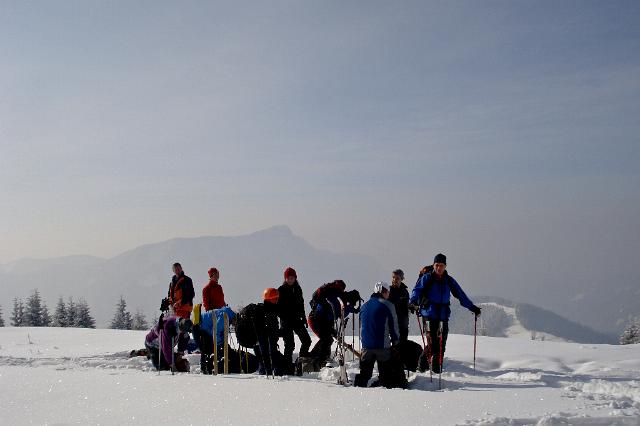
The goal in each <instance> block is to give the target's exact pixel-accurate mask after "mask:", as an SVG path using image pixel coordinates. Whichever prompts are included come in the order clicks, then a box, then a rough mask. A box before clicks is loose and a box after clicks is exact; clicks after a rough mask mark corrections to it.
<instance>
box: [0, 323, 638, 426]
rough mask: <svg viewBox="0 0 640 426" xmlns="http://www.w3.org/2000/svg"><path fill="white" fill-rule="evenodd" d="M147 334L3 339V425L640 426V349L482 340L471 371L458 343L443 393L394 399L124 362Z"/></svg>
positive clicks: (42, 332) (456, 340) (320, 383)
mask: <svg viewBox="0 0 640 426" xmlns="http://www.w3.org/2000/svg"><path fill="white" fill-rule="evenodd" d="M144 335H145V332H137V331H117V330H82V329H62V328H59V329H57V328H4V329H0V413H1V415H0V424H3V425H4V424H6V425H14V424H156V425H157V424H213V423H216V424H258V423H259V424H312V425H313V424H327V423H328V422H338V423H340V424H344V423H353V422H358V423H359V424H371V425H377V424H403V423H406V424H415V423H417V422H419V423H429V424H434V425H435V424H437V425H448V424H483V425H526V424H540V425H552V424H553V425H557V424H577V425H595V424H620V425H640V420H639V419H640V345H628V346H610V345H580V344H573V343H557V342H546V341H545V342H540V341H529V340H519V339H502V338H490V337H479V338H478V359H477V371H475V372H474V371H473V368H472V366H473V337H472V336H461V335H451V336H450V338H449V342H448V345H447V353H446V359H445V373H444V374H443V375H442V378H443V389H442V390H438V384H437V376H434V380H433V382H431V381H430V380H429V374H428V373H426V374H414V373H412V374H411V376H410V378H409V382H410V384H409V389H408V390H399V389H394V390H387V389H381V388H368V389H361V388H353V387H342V386H339V385H337V384H335V383H336V379H337V369H335V368H325V369H323V370H322V371H321V372H320V373H315V374H308V375H305V376H303V377H282V378H276V379H275V380H274V379H270V378H266V377H263V376H258V375H229V376H222V375H221V376H203V375H200V374H197V372H198V370H199V355H190V356H189V357H190V361H191V366H192V374H176V375H173V376H172V375H171V373H169V372H162V373H161V374H158V373H157V372H156V371H154V370H153V369H152V367H151V364H150V362H149V361H147V360H146V359H145V358H143V357H137V358H133V359H129V358H127V356H128V353H129V351H130V350H132V349H137V348H141V347H143V339H144ZM414 340H416V341H419V340H420V338H419V337H417V338H415V339H414ZM348 341H349V342H350V341H351V339H350V338H348ZM347 360H350V358H349V356H348V358H347ZM348 366H349V377H350V378H351V379H353V377H354V375H355V374H356V373H357V371H358V368H357V362H350V363H348Z"/></svg>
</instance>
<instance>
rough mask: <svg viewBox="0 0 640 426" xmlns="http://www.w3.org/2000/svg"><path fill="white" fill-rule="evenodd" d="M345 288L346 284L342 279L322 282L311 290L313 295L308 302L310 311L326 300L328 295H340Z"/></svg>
mask: <svg viewBox="0 0 640 426" xmlns="http://www.w3.org/2000/svg"><path fill="white" fill-rule="evenodd" d="M345 288H347V285H346V284H345V283H344V281H342V280H335V281H333V282H330V283H326V284H322V285H321V286H320V287H318V288H317V289H316V291H314V292H313V296H312V297H311V301H310V302H309V305H310V306H311V312H314V311H315V310H316V307H317V306H318V305H319V304H320V303H324V302H326V300H327V298H328V297H332V296H336V297H337V296H340V295H342V294H343V293H344V290H345Z"/></svg>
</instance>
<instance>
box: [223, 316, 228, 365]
mask: <svg viewBox="0 0 640 426" xmlns="http://www.w3.org/2000/svg"><path fill="white" fill-rule="evenodd" d="M222 318H223V321H224V343H223V345H224V346H223V351H222V354H223V356H224V370H223V372H224V374H229V317H228V316H227V313H226V312H225V313H223V314H222Z"/></svg>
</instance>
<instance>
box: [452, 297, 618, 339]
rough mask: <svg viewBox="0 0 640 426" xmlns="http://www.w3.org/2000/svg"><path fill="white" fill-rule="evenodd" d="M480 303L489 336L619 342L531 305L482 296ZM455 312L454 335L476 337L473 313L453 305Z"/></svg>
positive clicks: (482, 329) (481, 327) (482, 323)
mask: <svg viewBox="0 0 640 426" xmlns="http://www.w3.org/2000/svg"><path fill="white" fill-rule="evenodd" d="M476 303H477V304H478V305H479V306H480V307H482V315H481V317H480V320H479V324H478V327H479V329H478V333H479V334H483V335H486V336H493V337H515V338H525V339H533V340H552V341H567V342H575V343H610V344H615V343H617V340H616V338H615V337H614V336H610V335H606V334H604V333H599V332H597V331H595V330H593V329H591V328H589V327H587V326H584V325H582V324H578V323H576V322H573V321H571V320H569V319H567V318H564V317H562V316H560V315H558V314H556V313H554V312H551V311H549V310H546V309H543V308H540V307H537V306H534V305H530V304H528V303H515V302H512V301H510V300H506V299H503V298H497V297H478V298H476ZM451 312H452V315H451V321H450V323H449V329H450V332H451V333H457V334H473V316H472V314H470V313H469V312H468V311H467V310H466V309H465V308H463V307H461V306H460V305H459V304H457V303H452V305H451Z"/></svg>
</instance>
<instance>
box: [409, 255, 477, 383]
mask: <svg viewBox="0 0 640 426" xmlns="http://www.w3.org/2000/svg"><path fill="white" fill-rule="evenodd" d="M446 268H447V257H446V256H445V255H444V254H442V253H438V254H437V255H436V256H435V258H434V259H433V272H429V273H426V274H424V275H422V276H421V277H420V278H418V282H417V283H416V285H415V287H414V288H413V291H412V292H411V299H410V303H411V307H412V309H416V308H417V309H419V310H420V314H421V315H422V318H423V324H424V325H425V329H426V330H427V333H428V338H429V339H428V340H429V341H430V346H431V351H430V353H431V359H430V360H429V361H430V364H431V371H433V372H434V373H439V372H440V371H441V368H442V365H441V362H442V360H443V359H444V352H445V349H446V344H447V337H448V334H449V316H450V315H451V308H450V304H451V303H450V301H451V295H453V297H455V298H456V299H458V300H459V301H460V304H461V305H462V306H464V307H465V308H467V309H469V310H470V311H471V312H473V313H474V314H475V315H480V308H479V307H477V306H476V305H474V304H473V302H472V301H471V300H470V299H469V298H468V297H467V295H466V294H465V293H464V291H462V288H460V284H458V282H457V281H456V280H455V279H454V278H453V277H452V276H451V275H449V274H448V273H447V271H446ZM440 326H442V329H441V330H440ZM440 332H441V335H439V333H440ZM440 339H442V348H440ZM421 367H422V368H421V369H422V370H423V371H424V370H426V368H427V366H426V365H425V363H423V362H421Z"/></svg>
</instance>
